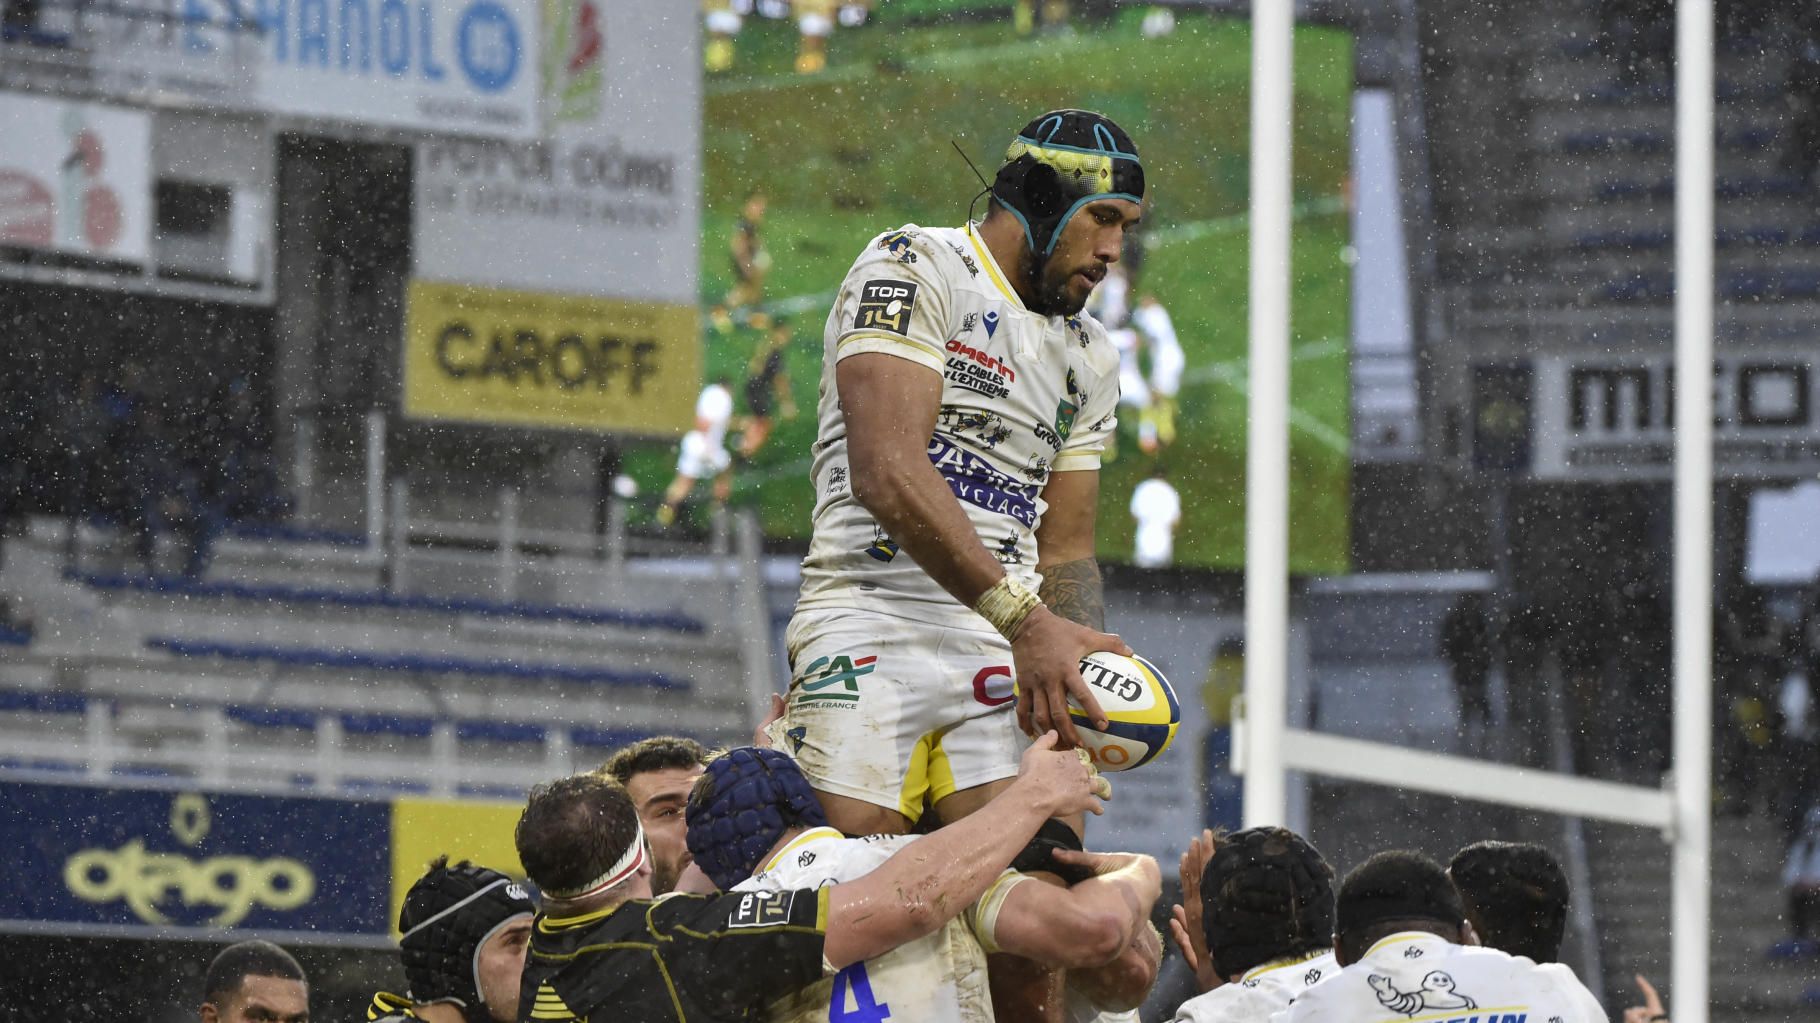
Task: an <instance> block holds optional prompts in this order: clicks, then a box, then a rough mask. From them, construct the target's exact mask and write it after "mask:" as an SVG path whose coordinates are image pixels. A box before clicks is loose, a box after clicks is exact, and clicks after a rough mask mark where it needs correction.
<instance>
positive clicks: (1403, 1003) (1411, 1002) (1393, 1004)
mask: <svg viewBox="0 0 1820 1023" xmlns="http://www.w3.org/2000/svg"><path fill="white" fill-rule="evenodd" d="M1365 980H1366V983H1368V984H1370V985H1371V989H1372V991H1374V992H1376V994H1377V996H1378V1004H1379V1005H1382V1006H1383V1007H1384V1008H1386V1009H1389V1010H1391V1011H1392V1012H1400V1013H1402V1014H1403V1015H1405V1016H1412V1017H1413V1016H1415V1015H1416V1014H1417V1013H1419V1012H1426V1011H1428V1010H1431V1009H1477V1008H1478V1007H1479V1003H1478V1002H1476V1001H1474V1000H1473V999H1472V997H1471V996H1469V995H1464V994H1461V993H1460V992H1459V991H1457V990H1455V988H1454V979H1453V976H1452V975H1451V974H1448V973H1444V972H1442V971H1441V970H1431V971H1429V973H1428V975H1427V976H1425V977H1423V978H1422V986H1421V987H1418V988H1416V989H1414V990H1411V991H1399V990H1397V986H1396V981H1395V979H1393V978H1391V977H1389V976H1386V975H1385V974H1382V973H1373V974H1370V975H1369V976H1367V977H1366V978H1365ZM1462 1018H1464V1017H1462ZM1487 1023H1489V1021H1487Z"/></svg>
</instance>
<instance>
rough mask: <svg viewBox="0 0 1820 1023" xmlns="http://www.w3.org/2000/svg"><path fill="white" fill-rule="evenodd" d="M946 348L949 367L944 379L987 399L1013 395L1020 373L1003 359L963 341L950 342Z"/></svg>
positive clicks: (943, 374) (944, 371) (945, 371)
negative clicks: (1012, 390) (1013, 386)
mask: <svg viewBox="0 0 1820 1023" xmlns="http://www.w3.org/2000/svg"><path fill="white" fill-rule="evenodd" d="M962 333H965V331H962ZM947 348H948V365H947V368H946V369H945V370H943V372H942V377H943V378H944V379H946V380H947V381H948V382H949V383H951V384H953V385H955V386H956V387H965V388H966V389H967V390H969V391H973V392H975V393H977V394H982V395H985V396H986V397H988V398H1003V397H1005V396H1006V395H1008V394H1010V393H1011V385H1012V384H1015V383H1017V370H1014V369H1012V368H1011V367H1010V366H1007V365H1005V363H1004V360H1002V359H999V358H998V357H996V356H994V355H992V354H990V353H988V352H984V351H981V350H980V349H978V348H975V347H973V346H972V345H970V344H968V343H967V342H965V341H962V340H961V339H960V338H954V339H952V340H950V341H949V342H948V345H947Z"/></svg>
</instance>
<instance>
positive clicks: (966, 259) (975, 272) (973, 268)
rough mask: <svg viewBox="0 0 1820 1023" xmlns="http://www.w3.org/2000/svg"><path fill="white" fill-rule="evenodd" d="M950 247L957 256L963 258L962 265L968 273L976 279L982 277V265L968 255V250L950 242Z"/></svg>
mask: <svg viewBox="0 0 1820 1023" xmlns="http://www.w3.org/2000/svg"><path fill="white" fill-rule="evenodd" d="M948 247H949V248H951V249H953V250H954V254H955V255H957V256H959V257H961V265H962V266H964V267H966V268H967V273H969V274H971V275H972V276H974V277H978V276H979V275H980V265H979V264H978V263H975V262H974V261H973V257H972V256H969V255H968V254H967V250H966V249H963V248H961V247H960V246H959V245H956V244H954V243H953V242H949V243H948Z"/></svg>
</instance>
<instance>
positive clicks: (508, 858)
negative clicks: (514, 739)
mask: <svg viewBox="0 0 1820 1023" xmlns="http://www.w3.org/2000/svg"><path fill="white" fill-rule="evenodd" d="M523 809H524V807H523V805H521V804H519V803H476V802H470V801H463V802H456V801H455V800H452V799H395V800H393V801H392V909H391V915H390V916H389V917H387V918H386V919H387V925H388V926H390V927H391V928H392V933H393V935H397V933H398V909H399V907H401V906H403V905H404V895H405V893H406V892H408V891H410V890H411V885H412V884H413V883H415V882H416V880H417V879H418V878H420V877H422V876H423V869H424V867H426V866H427V865H429V862H430V861H431V860H433V859H435V858H436V857H438V856H445V855H446V856H447V857H448V858H449V862H450V863H454V862H455V861H457V860H469V861H471V862H474V863H478V864H480V865H481V866H483V867H492V868H493V869H494V870H499V871H503V872H505V873H507V874H511V875H512V876H513V877H523V876H524V868H523V867H521V866H520V865H519V863H518V847H517V846H516V845H514V844H513V841H512V831H513V829H514V828H516V827H517V826H518V815H519V813H520V812H521V811H522V810H523Z"/></svg>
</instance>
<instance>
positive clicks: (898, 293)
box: [853, 280, 916, 337]
mask: <svg viewBox="0 0 1820 1023" xmlns="http://www.w3.org/2000/svg"><path fill="white" fill-rule="evenodd" d="M915 305H916V285H915V284H913V283H911V282H910V281H887V280H875V281H867V282H866V283H864V284H862V285H860V289H859V315H858V316H856V317H854V319H853V328H854V329H855V330H868V329H869V330H888V331H891V332H892V333H894V334H902V335H904V336H905V337H909V336H910V310H911V308H912V307H914V306H915Z"/></svg>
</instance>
